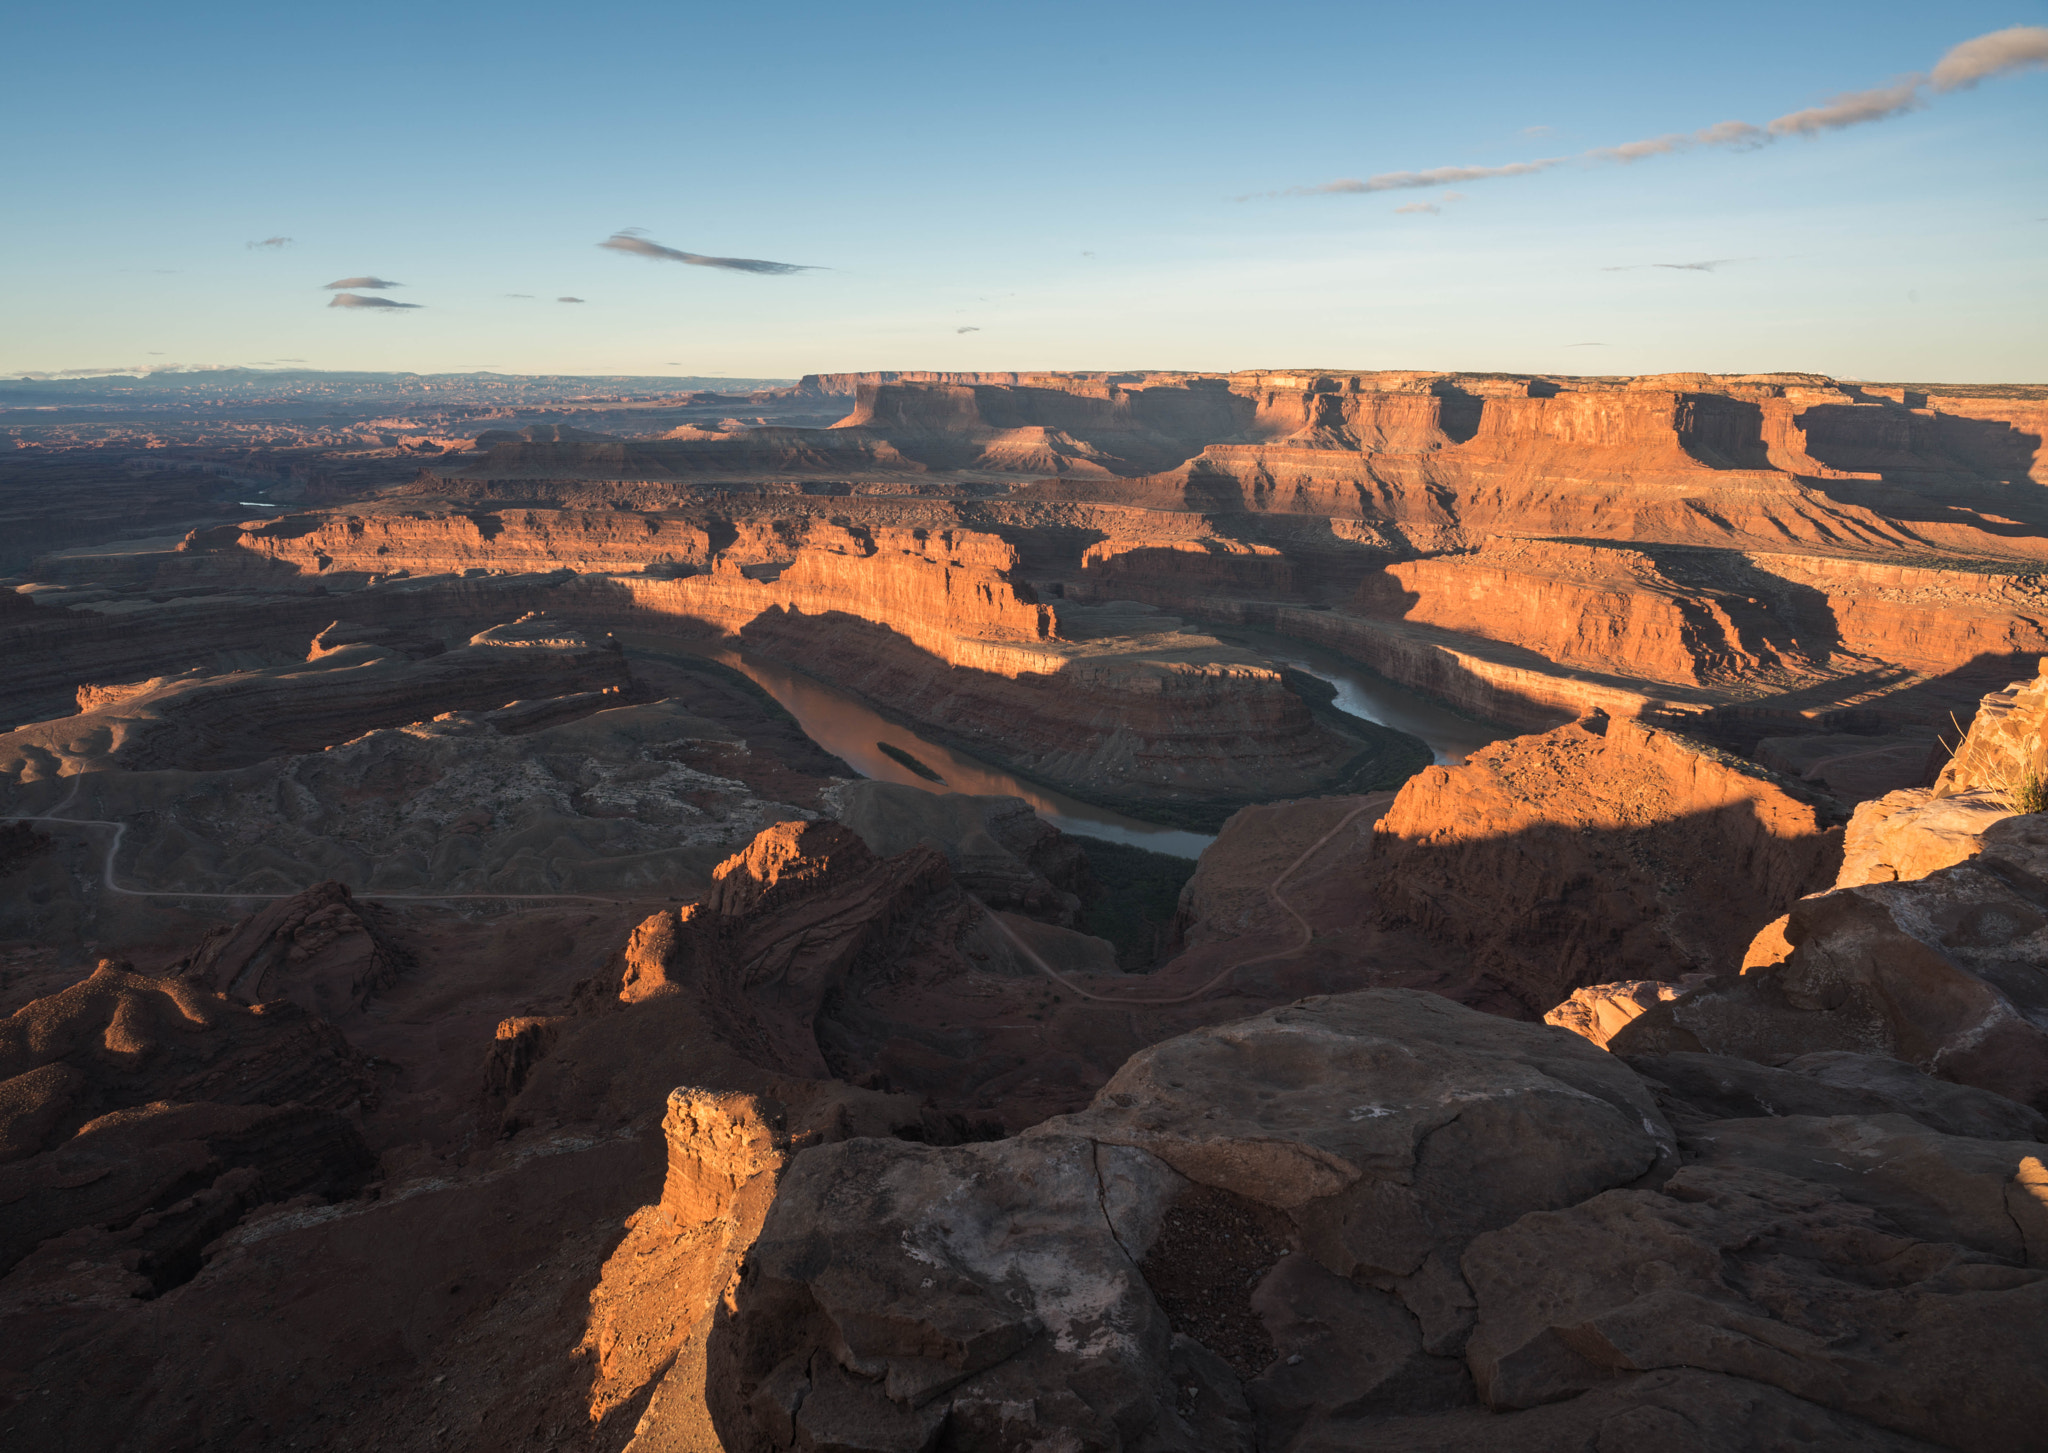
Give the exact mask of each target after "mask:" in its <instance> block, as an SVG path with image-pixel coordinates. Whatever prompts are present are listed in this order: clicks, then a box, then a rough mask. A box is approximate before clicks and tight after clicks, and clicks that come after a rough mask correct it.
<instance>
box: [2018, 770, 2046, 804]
mask: <svg viewBox="0 0 2048 1453" xmlns="http://www.w3.org/2000/svg"><path fill="white" fill-rule="evenodd" d="M2008 795H2009V796H2010V797H2011V798H2012V805H2013V806H2014V807H2015V808H2017V809H2018V810H2019V811H2021V812H2048V777H2043V776H2042V775H2041V773H2040V770H2039V769H2038V768H2034V767H2029V768H2027V770H2026V771H2024V772H2022V773H2021V774H2020V778H2019V781H2017V782H2015V783H2014V784H2013V786H2012V789H2011V791H2010V793H2009V794H2008Z"/></svg>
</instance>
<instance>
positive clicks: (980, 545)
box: [607, 521, 1058, 675]
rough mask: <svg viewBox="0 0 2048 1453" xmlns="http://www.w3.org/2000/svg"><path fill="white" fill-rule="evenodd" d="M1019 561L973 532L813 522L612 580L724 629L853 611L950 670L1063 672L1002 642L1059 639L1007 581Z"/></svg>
mask: <svg viewBox="0 0 2048 1453" xmlns="http://www.w3.org/2000/svg"><path fill="white" fill-rule="evenodd" d="M749 556H752V557H755V558H754V559H753V560H752V561H751V562H750V561H749V560H748V558H747V557H749ZM763 556H766V557H768V558H766V559H763V558H760V557H763ZM777 556H779V557H781V558H780V559H777V558H775V557H777ZM1016 564H1017V554H1016V551H1015V549H1013V548H1012V547H1011V546H1010V545H1009V544H1007V543H1006V542H1004V541H1003V540H1001V539H999V538H997V537H996V536H993V535H985V534H980V533H978V532H976V531H972V530H942V531H930V530H916V529H893V528H888V527H877V528H874V529H871V530H870V529H849V528H847V527H845V526H842V525H836V524H832V523H829V522H825V521H815V522H812V523H811V524H810V525H809V528H808V529H807V530H805V531H804V533H802V534H801V535H800V536H797V537H796V539H795V540H793V541H792V540H789V539H787V538H782V537H779V536H778V535H777V534H776V532H772V531H769V532H757V533H756V534H755V537H754V538H751V539H749V538H742V539H741V540H739V541H736V542H735V548H733V549H729V550H726V551H724V552H722V553H721V554H720V555H719V556H718V557H717V558H716V559H714V560H713V561H712V565H711V569H710V570H709V571H708V572H707V573H705V574H702V575H692V576H686V577H684V578H681V579H674V580H663V579H657V578H651V577H635V576H618V577H614V578H613V579H611V580H610V581H608V582H607V586H608V588H611V589H614V590H617V591H622V592H624V593H625V594H626V596H627V597H628V598H629V599H630V601H631V604H632V605H633V606H634V607H635V608H637V609H638V610H640V611H645V612H648V613H650V614H654V615H660V616H669V617H683V618H686V619H688V620H691V621H694V622H697V623H700V624H701V625H704V626H709V627H712V628H714V629H716V630H717V631H718V632H720V633H721V634H727V635H742V634H745V633H747V631H748V627H750V626H752V625H753V624H754V623H755V622H757V621H761V620H762V619H763V618H764V617H769V616H781V617H810V618H815V617H828V616H829V617H851V618H852V619H853V620H856V621H860V622H866V623H870V624H873V625H878V626H883V627H886V628H887V629H888V630H889V631H891V632H893V633H895V634H896V635H898V636H901V637H903V638H904V639H905V640H907V641H909V642H910V643H911V644H912V645H914V646H916V647H917V648H918V649H919V650H921V651H924V652H926V653H928V654H930V655H932V656H935V657H937V658H938V659H939V660H941V661H943V662H945V663H946V664H947V665H949V666H972V667H976V668H978V669H982V670H996V671H1001V672H1002V673H1003V674H1006V675H1016V674H1018V673H1020V672H1023V671H1034V670H1040V671H1051V670H1056V669H1058V667H1057V663H1056V662H1055V663H1052V664H1047V663H1046V662H1044V661H1043V660H1042V659H1041V658H1039V657H1036V656H1030V655H1019V654H1018V653H1016V652H1014V651H1010V650H1006V649H1005V647H1006V646H1008V645H1010V644H1012V643H1015V644H1024V643H1038V642H1044V641H1048V640H1050V639H1051V638H1052V635H1053V617H1052V612H1051V611H1050V610H1049V609H1047V608H1046V607H1045V606H1044V605H1041V604H1040V603H1039V602H1038V601H1037V600H1036V599H1035V598H1034V596H1033V595H1032V593H1031V589H1030V587H1029V586H1026V585H1022V584H1020V583H1017V582H1013V581H1012V580H1011V579H1010V578H1009V574H1010V572H1011V571H1013V570H1014V569H1015V568H1016ZM816 664H817V665H818V666H825V665H826V663H823V662H819V663H816ZM823 674H832V673H831V672H830V671H829V669H827V670H826V671H825V672H824V673H823Z"/></svg>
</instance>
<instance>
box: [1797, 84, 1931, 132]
mask: <svg viewBox="0 0 2048 1453" xmlns="http://www.w3.org/2000/svg"><path fill="white" fill-rule="evenodd" d="M1925 80H1926V77H1924V76H1907V77H1904V78H1903V79H1901V80H1897V81H1894V82H1892V84H1890V85H1889V86H1878V87H1876V88H1875V89H1873V90H1869V91H1849V92H1846V93H1845V94H1843V95H1840V96H1834V97H1831V98H1830V99H1829V100H1828V102H1827V104H1825V105H1822V106H1809V107H1807V108H1806V109H1805V110H1804V111H1793V112H1789V113H1788V114H1786V115H1784V116H1780V117H1779V118H1778V119H1777V120H1775V121H1773V122H1772V123H1771V124H1770V125H1769V126H1768V127H1767V128H1765V129H1766V130H1768V131H1769V132H1770V134H1771V135H1773V136H1817V135H1819V134H1820V133H1821V132H1823V131H1840V130H1841V129H1842V128H1843V127H1845V126H1862V125H1863V124H1865V123H1866V122H1870V121H1883V120H1885V119H1886V118H1888V117H1892V116H1898V115H1901V114H1903V113H1904V112H1907V111H1916V110H1918V109H1919V108H1920V107H1921V105H1923V104H1924V103H1923V102H1922V101H1921V100H1920V87H1921V84H1922V83H1923V82H1924V81H1925Z"/></svg>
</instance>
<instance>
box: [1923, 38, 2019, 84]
mask: <svg viewBox="0 0 2048 1453" xmlns="http://www.w3.org/2000/svg"><path fill="white" fill-rule="evenodd" d="M2034 66H2048V25H2015V26H2013V27H2012V28H2011V29H2009V30H1994V31H1992V32H1991V33H1990V34H1989V35H1980V36H1978V37H1977V38H1976V39H1975V40H1966V41H1964V42H1963V43H1962V44H1961V45H1959V46H1957V47H1956V48H1955V49H1953V50H1951V51H1950V52H1949V53H1948V54H1947V55H1945V56H1943V57H1942V58H1941V59H1940V60H1939V61H1938V62H1936V63H1935V67H1934V74H1933V75H1932V76H1930V77H1929V78H1928V79H1929V80H1930V81H1932V83H1933V85H1934V89H1935V90H1937V91H1967V90H1968V89H1969V88H1970V87H1972V86H1974V85H1976V84H1977V83H1978V82H1979V81H1985V80H1989V79H1990V78H1991V77H1993V76H2002V75H2004V74H2006V72H2008V71H2022V70H2027V69H2030V68H2031V67H2034Z"/></svg>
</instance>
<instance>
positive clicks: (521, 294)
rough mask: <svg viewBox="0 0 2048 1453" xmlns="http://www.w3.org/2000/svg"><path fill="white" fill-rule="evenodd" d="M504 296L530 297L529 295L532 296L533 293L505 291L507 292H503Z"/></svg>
mask: <svg viewBox="0 0 2048 1453" xmlns="http://www.w3.org/2000/svg"><path fill="white" fill-rule="evenodd" d="M505 296H506V297H508V298H530V297H532V296H533V294H532V293H507V294H505Z"/></svg>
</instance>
